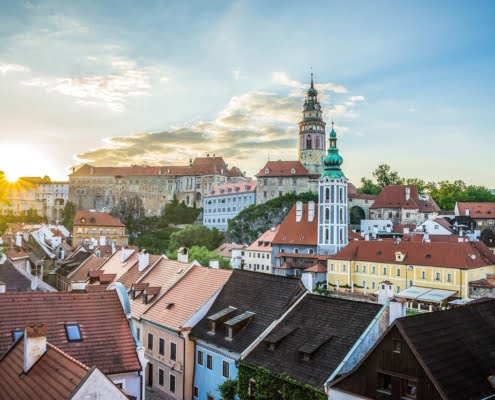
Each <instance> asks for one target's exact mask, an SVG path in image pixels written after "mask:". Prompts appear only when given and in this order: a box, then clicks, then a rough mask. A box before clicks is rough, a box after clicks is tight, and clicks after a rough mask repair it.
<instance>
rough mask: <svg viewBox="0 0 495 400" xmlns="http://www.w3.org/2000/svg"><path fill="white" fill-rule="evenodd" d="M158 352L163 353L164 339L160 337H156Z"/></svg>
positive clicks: (162, 354)
mask: <svg viewBox="0 0 495 400" xmlns="http://www.w3.org/2000/svg"><path fill="white" fill-rule="evenodd" d="M158 354H160V355H161V356H164V355H165V339H164V338H162V337H159V338H158Z"/></svg>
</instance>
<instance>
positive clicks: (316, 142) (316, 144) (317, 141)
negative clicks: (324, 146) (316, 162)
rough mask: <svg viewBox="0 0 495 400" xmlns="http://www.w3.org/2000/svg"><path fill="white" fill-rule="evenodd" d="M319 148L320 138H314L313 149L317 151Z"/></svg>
mask: <svg viewBox="0 0 495 400" xmlns="http://www.w3.org/2000/svg"><path fill="white" fill-rule="evenodd" d="M319 148H320V137H319V136H316V141H315V149H319Z"/></svg>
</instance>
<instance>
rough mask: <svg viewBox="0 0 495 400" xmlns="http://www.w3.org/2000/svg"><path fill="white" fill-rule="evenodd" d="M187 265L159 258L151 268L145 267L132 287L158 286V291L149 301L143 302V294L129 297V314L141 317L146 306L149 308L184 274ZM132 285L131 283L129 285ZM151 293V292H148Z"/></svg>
mask: <svg viewBox="0 0 495 400" xmlns="http://www.w3.org/2000/svg"><path fill="white" fill-rule="evenodd" d="M188 267H189V264H187V263H183V262H179V261H173V260H167V259H166V258H161V259H160V261H158V263H156V265H154V266H153V267H152V268H151V269H149V268H148V269H146V270H144V271H143V272H145V273H144V274H143V275H142V276H141V278H140V279H138V280H137V281H135V282H133V283H136V282H139V283H138V285H139V286H137V288H136V287H134V289H138V290H143V289H144V286H146V287H148V288H149V287H157V288H159V290H158V293H156V296H155V297H154V298H153V299H150V300H151V301H150V302H149V303H147V304H146V303H144V301H143V300H144V299H143V296H142V295H140V296H138V297H137V298H135V299H133V298H132V292H131V297H130V299H129V301H130V303H131V314H132V316H133V317H134V318H136V319H141V317H142V315H143V313H145V312H146V310H147V309H148V308H150V307H151V306H152V305H153V304H154V303H155V302H156V301H157V300H158V299H159V298H160V296H161V295H163V294H164V293H165V292H166V291H167V290H168V289H170V287H172V285H173V284H174V283H175V282H177V280H179V279H181V278H182V277H183V276H184V273H185V271H186V270H187V268H188ZM131 286H132V285H131ZM150 294H151V293H150Z"/></svg>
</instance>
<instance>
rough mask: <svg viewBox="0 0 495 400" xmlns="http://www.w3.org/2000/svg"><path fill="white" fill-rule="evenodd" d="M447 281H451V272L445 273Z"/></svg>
mask: <svg viewBox="0 0 495 400" xmlns="http://www.w3.org/2000/svg"><path fill="white" fill-rule="evenodd" d="M447 282H452V274H451V273H448V274H447Z"/></svg>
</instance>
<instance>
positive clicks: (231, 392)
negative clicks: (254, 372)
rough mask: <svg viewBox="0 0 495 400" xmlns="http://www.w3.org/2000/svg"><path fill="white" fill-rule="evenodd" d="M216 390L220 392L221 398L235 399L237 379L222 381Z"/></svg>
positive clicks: (223, 399)
mask: <svg viewBox="0 0 495 400" xmlns="http://www.w3.org/2000/svg"><path fill="white" fill-rule="evenodd" d="M218 391H219V392H220V396H221V397H220V399H221V400H235V396H236V394H237V381H236V380H233V379H227V380H226V381H225V382H224V383H222V384H221V385H218Z"/></svg>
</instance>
